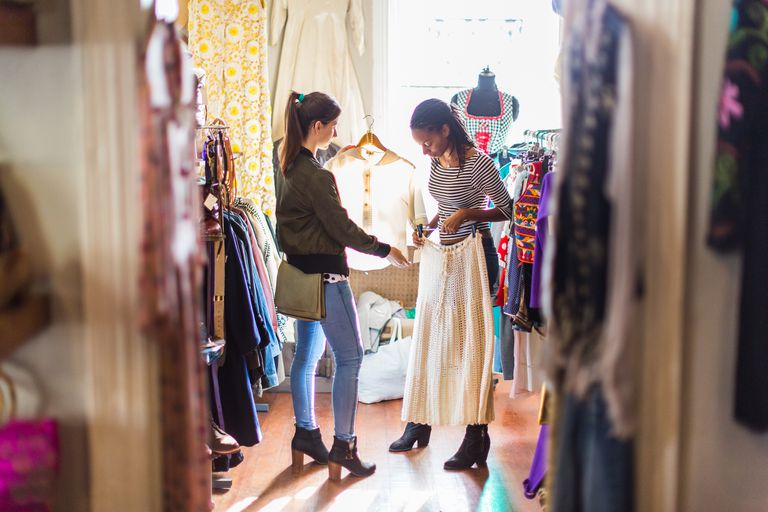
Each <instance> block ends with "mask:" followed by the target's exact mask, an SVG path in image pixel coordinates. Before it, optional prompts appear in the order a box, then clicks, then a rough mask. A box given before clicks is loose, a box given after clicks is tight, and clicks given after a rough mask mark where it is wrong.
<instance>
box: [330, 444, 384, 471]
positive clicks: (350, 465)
mask: <svg viewBox="0 0 768 512" xmlns="http://www.w3.org/2000/svg"><path fill="white" fill-rule="evenodd" d="M341 468H345V469H346V470H347V471H349V472H350V473H352V474H353V475H355V476H371V475H372V474H373V472H374V471H376V464H373V463H370V462H363V461H361V460H360V457H358V455H357V437H354V438H352V440H351V441H343V440H341V439H339V438H338V437H336V436H334V437H333V446H332V447H331V453H330V454H329V455H328V478H329V479H330V480H335V481H338V480H341Z"/></svg>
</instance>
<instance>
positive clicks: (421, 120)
mask: <svg viewBox="0 0 768 512" xmlns="http://www.w3.org/2000/svg"><path fill="white" fill-rule="evenodd" d="M411 134H412V135H413V139H414V140H415V141H416V143H418V144H419V145H420V146H421V148H422V152H423V153H424V155H427V156H429V157H430V158H431V159H432V167H431V171H430V175H429V192H430V194H432V196H433V197H434V198H435V199H436V200H437V203H438V213H437V215H436V216H435V218H434V219H432V221H431V222H430V224H429V226H428V229H427V233H426V234H428V233H429V232H431V231H433V230H434V229H438V230H439V233H440V243H441V244H443V245H452V244H456V243H458V242H461V241H462V240H464V239H465V238H467V237H468V236H471V235H472V234H473V233H474V232H477V234H478V235H479V236H482V237H483V249H484V253H485V260H486V267H487V269H488V282H489V284H490V293H491V296H492V297H493V296H495V294H496V290H495V288H496V286H497V281H498V275H499V260H498V255H497V253H496V248H495V247H494V243H493V238H492V237H491V231H490V223H491V222H499V221H504V220H507V219H509V220H512V219H513V218H514V212H513V203H512V199H511V198H510V196H509V193H508V192H507V189H506V188H505V187H504V184H503V182H502V181H501V177H500V175H499V171H498V169H497V168H496V165H495V164H494V162H493V160H491V158H490V157H489V156H488V155H486V154H484V153H482V152H480V151H478V150H477V149H476V147H475V144H474V142H473V141H472V139H470V137H469V135H468V134H467V130H466V128H465V127H464V124H463V122H462V121H461V117H460V115H459V113H458V112H457V111H456V110H455V109H454V108H453V107H452V106H451V105H449V104H448V103H446V102H444V101H442V100H439V99H429V100H426V101H424V102H422V103H421V104H419V105H418V106H417V107H416V109H415V110H414V112H413V115H412V117H411ZM489 198H490V200H491V201H493V204H494V207H493V208H488V206H489ZM413 241H414V243H415V244H416V245H417V246H421V245H423V244H424V240H423V239H422V238H421V237H420V236H419V234H418V233H416V232H414V234H413ZM429 371H430V370H429V369H427V373H429ZM430 433H431V426H430V425H423V424H418V423H410V422H409V423H408V425H407V426H406V429H405V432H404V433H403V435H402V437H400V439H398V440H397V441H395V442H394V443H392V445H391V446H390V451H393V452H401V451H408V450H410V449H411V448H413V445H414V444H415V443H416V441H418V442H419V446H425V445H426V444H427V443H429V436H430ZM489 448H490V438H489V437H488V425H467V430H466V434H465V436H464V441H463V442H462V444H461V447H460V448H459V451H458V452H457V453H456V454H455V455H454V456H453V457H452V458H451V459H449V460H448V461H447V462H446V463H445V466H444V467H445V469H466V468H469V467H472V465H473V464H475V463H477V464H483V463H484V462H485V460H486V457H487V455H488V450H489Z"/></svg>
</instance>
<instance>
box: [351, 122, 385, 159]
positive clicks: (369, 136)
mask: <svg viewBox="0 0 768 512" xmlns="http://www.w3.org/2000/svg"><path fill="white" fill-rule="evenodd" d="M369 117H370V118H371V124H369V125H368V131H367V132H365V133H364V134H363V136H362V137H361V138H360V141H359V142H358V143H357V147H358V149H362V148H364V147H365V146H373V147H375V148H376V149H378V150H379V151H383V152H386V151H387V147H386V146H385V145H384V144H382V143H381V141H380V140H379V138H378V137H377V136H376V134H375V133H373V131H372V129H373V123H374V122H375V119H373V116H372V115H370V114H369V115H367V116H365V117H364V119H368V118H369Z"/></svg>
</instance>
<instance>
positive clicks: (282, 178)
mask: <svg viewBox="0 0 768 512" xmlns="http://www.w3.org/2000/svg"><path fill="white" fill-rule="evenodd" d="M275 191H276V193H277V209H276V215H277V237H278V240H279V242H280V247H281V248H282V250H283V252H285V254H286V255H287V258H288V262H289V263H291V264H292V265H294V266H295V267H297V268H298V269H300V270H301V271H303V272H305V273H307V274H316V273H320V274H322V273H330V274H343V275H349V267H348V266H347V258H346V255H345V252H344V251H345V248H347V247H350V248H352V249H354V250H356V251H359V252H362V253H365V254H373V255H376V256H379V257H381V258H385V257H387V255H389V251H390V246H389V245H388V244H385V243H383V242H379V241H378V240H377V239H376V237H374V236H372V235H369V234H368V233H366V232H365V231H363V230H362V229H361V228H360V227H359V226H358V225H357V224H355V223H354V222H353V221H352V220H351V219H350V218H349V215H348V214H347V210H346V209H344V207H343V206H342V205H341V199H340V198H339V192H338V189H337V186H336V179H335V178H334V176H333V174H332V173H331V172H329V171H327V170H326V169H324V168H323V167H322V166H321V165H320V163H319V162H317V160H315V158H314V156H313V155H312V153H311V152H310V151H309V150H308V149H306V148H301V151H300V153H299V155H298V156H297V157H296V160H295V161H294V162H293V163H292V164H291V165H289V166H288V168H287V169H286V170H285V172H278V173H277V177H276V186H275Z"/></svg>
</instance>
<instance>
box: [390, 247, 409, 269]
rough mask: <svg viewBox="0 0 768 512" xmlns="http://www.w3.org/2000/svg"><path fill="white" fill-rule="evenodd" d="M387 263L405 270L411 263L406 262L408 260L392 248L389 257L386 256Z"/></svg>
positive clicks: (395, 248) (398, 250)
mask: <svg viewBox="0 0 768 512" xmlns="http://www.w3.org/2000/svg"><path fill="white" fill-rule="evenodd" d="M387 261H388V262H390V263H391V264H393V265H394V266H396V267H399V268H405V267H408V266H409V265H410V264H411V262H410V261H408V258H406V257H405V256H403V253H402V252H400V249H398V248H397V247H392V248H391V249H390V250H389V255H387Z"/></svg>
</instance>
